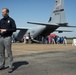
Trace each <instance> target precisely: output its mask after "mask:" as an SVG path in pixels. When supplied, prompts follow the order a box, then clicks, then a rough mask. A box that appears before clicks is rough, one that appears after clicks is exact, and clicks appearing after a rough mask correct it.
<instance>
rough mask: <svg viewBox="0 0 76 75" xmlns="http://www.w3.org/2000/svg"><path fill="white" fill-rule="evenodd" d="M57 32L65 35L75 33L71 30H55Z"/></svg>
mask: <svg viewBox="0 0 76 75" xmlns="http://www.w3.org/2000/svg"><path fill="white" fill-rule="evenodd" d="M55 32H58V33H63V32H73V31H69V30H55Z"/></svg>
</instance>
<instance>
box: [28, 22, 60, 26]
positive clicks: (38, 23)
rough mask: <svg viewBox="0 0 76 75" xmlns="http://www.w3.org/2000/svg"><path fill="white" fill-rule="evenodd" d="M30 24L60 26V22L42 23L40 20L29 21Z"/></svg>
mask: <svg viewBox="0 0 76 75" xmlns="http://www.w3.org/2000/svg"><path fill="white" fill-rule="evenodd" d="M27 23H29V24H36V25H44V26H50V25H51V26H59V25H58V24H56V23H40V22H27Z"/></svg>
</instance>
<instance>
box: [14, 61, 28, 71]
mask: <svg viewBox="0 0 76 75" xmlns="http://www.w3.org/2000/svg"><path fill="white" fill-rule="evenodd" d="M28 64H29V63H28V62H27V61H18V62H14V64H13V65H14V70H13V71H15V70H16V69H18V68H19V67H20V66H23V65H28Z"/></svg>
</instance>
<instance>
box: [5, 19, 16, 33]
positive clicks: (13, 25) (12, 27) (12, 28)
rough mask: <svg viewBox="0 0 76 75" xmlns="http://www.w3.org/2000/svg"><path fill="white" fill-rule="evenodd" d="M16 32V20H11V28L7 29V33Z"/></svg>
mask: <svg viewBox="0 0 76 75" xmlns="http://www.w3.org/2000/svg"><path fill="white" fill-rule="evenodd" d="M15 31H16V24H15V21H14V20H11V28H10V29H7V30H6V32H15Z"/></svg>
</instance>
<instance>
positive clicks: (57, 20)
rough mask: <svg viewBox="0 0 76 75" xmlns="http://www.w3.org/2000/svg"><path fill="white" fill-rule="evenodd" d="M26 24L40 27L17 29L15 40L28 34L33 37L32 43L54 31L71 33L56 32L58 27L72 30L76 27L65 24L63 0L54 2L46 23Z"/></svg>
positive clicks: (60, 31)
mask: <svg viewBox="0 0 76 75" xmlns="http://www.w3.org/2000/svg"><path fill="white" fill-rule="evenodd" d="M27 23H29V24H35V25H40V26H38V27H34V28H31V29H27V28H17V30H20V31H19V33H17V34H16V40H18V41H21V40H22V39H23V37H24V36H27V35H28V33H30V36H32V37H33V41H35V40H38V39H37V37H39V36H43V37H46V36H48V35H49V34H50V33H52V32H54V31H56V32H59V33H62V32H71V31H68V30H57V28H59V27H74V28H75V27H76V26H69V25H68V23H66V18H65V9H64V0H55V6H54V9H53V13H52V15H51V17H50V19H49V21H48V23H40V22H27Z"/></svg>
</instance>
